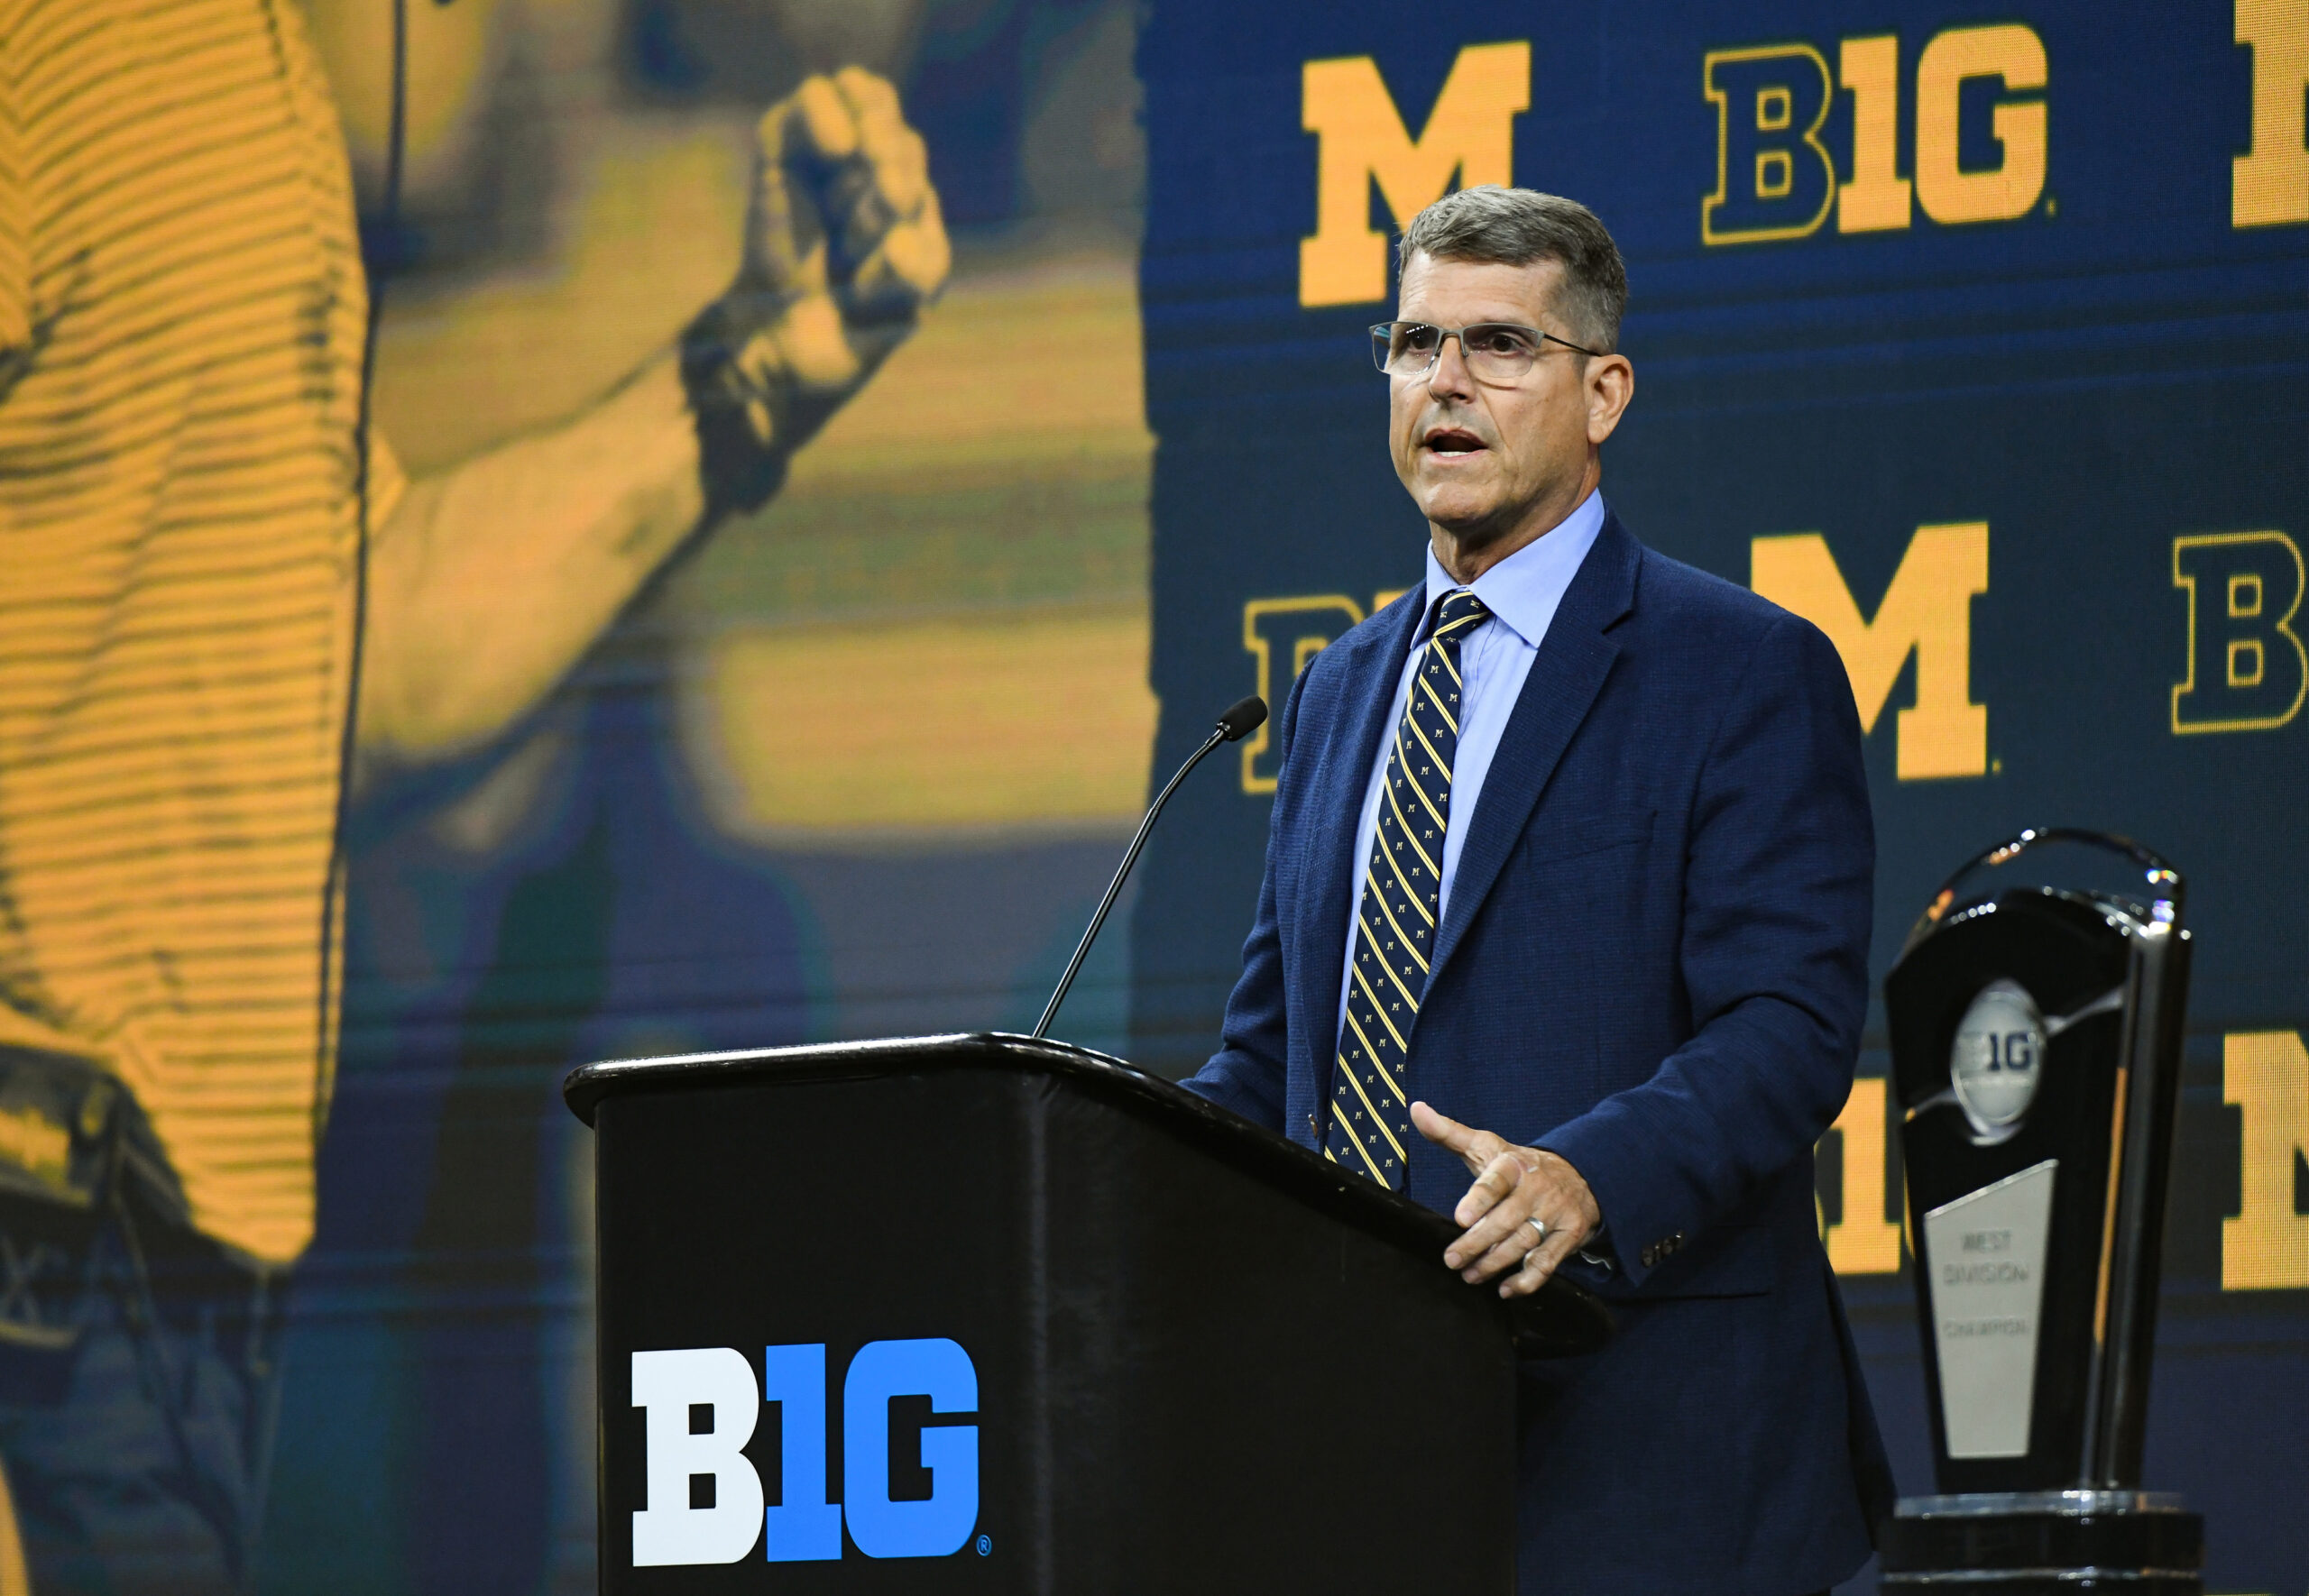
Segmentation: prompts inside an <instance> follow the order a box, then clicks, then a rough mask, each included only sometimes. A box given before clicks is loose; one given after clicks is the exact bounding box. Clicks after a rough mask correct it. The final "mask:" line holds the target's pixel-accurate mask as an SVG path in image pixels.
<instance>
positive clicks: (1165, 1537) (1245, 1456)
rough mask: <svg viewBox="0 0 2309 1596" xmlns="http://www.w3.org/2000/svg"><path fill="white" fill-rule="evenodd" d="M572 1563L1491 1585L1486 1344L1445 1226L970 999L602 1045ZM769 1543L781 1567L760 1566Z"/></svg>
mask: <svg viewBox="0 0 2309 1596" xmlns="http://www.w3.org/2000/svg"><path fill="white" fill-rule="evenodd" d="M564 1090H565V1095H566V1097H567V1099H568V1101H569V1104H570V1106H571V1107H572V1108H573V1109H574V1110H575V1112H576V1113H577V1114H578V1115H579V1116H580V1117H582V1118H584V1120H585V1121H587V1123H589V1124H592V1125H593V1128H594V1131H595V1133H596V1145H595V1158H596V1167H597V1169H598V1175H599V1179H598V1203H599V1208H598V1218H597V1225H598V1237H599V1249H600V1252H599V1269H600V1281H599V1338H600V1339H599V1352H600V1400H601V1431H600V1435H601V1452H600V1467H601V1486H600V1489H601V1499H600V1500H601V1584H602V1589H603V1591H612V1592H621V1591H634V1592H644V1591H699V1592H704V1591H741V1590H745V1591H769V1590H777V1591H910V1590H917V1589H918V1590H924V1591H1038V1592H1039V1591H1052V1592H1058V1591H1186V1590H1290V1591H1311V1590H1318V1589H1329V1590H1340V1591H1347V1590H1352V1591H1377V1590H1403V1591H1421V1592H1449V1591H1470V1592H1475V1591H1481V1592H1495V1593H1503V1596H1504V1592H1507V1591H1512V1590H1513V1584H1514V1577H1515V1533H1514V1529H1515V1525H1514V1501H1513V1481H1514V1472H1515V1469H1514V1445H1515V1379H1514V1369H1515V1362H1516V1359H1517V1357H1518V1356H1519V1355H1521V1356H1526V1357H1550V1356H1563V1355H1569V1354H1576V1353H1584V1352H1587V1351H1591V1350H1593V1349H1594V1348H1596V1346H1598V1345H1600V1344H1602V1342H1603V1341H1604V1339H1605V1337H1606V1336H1607V1335H1609V1333H1610V1323H1609V1318H1608V1316H1607V1314H1606V1312H1605V1308H1604V1307H1603V1306H1602V1305H1601V1304H1600V1303H1599V1302H1598V1301H1597V1300H1596V1298H1593V1297H1591V1296H1589V1295H1588V1294H1587V1293H1586V1292H1584V1291H1582V1290H1580V1289H1578V1288H1577V1287H1575V1286H1573V1285H1571V1284H1570V1283H1568V1282H1562V1281H1558V1282H1553V1283H1550V1286H1549V1287H1548V1288H1547V1289H1545V1290H1543V1291H1541V1292H1540V1293H1539V1294H1537V1295H1536V1296H1534V1297H1532V1298H1527V1299H1523V1300H1522V1302H1520V1303H1519V1304H1517V1305H1516V1306H1515V1307H1513V1308H1511V1307H1509V1306H1508V1305H1506V1304H1504V1303H1503V1302H1502V1301H1501V1300H1500V1299H1499V1298H1498V1297H1497V1296H1496V1294H1495V1292H1494V1291H1493V1290H1492V1289H1489V1288H1488V1287H1482V1288H1477V1287H1470V1286H1467V1285H1466V1284H1464V1283H1463V1282H1461V1281H1460V1280H1458V1278H1457V1277H1455V1276H1454V1275H1452V1274H1451V1273H1450V1272H1449V1270H1445V1269H1444V1268H1443V1267H1442V1264H1441V1261H1440V1259H1441V1253H1442V1250H1443V1247H1444V1245H1445V1243H1446V1242H1447V1241H1448V1240H1449V1238H1450V1236H1451V1235H1452V1234H1454V1229H1453V1227H1452V1226H1451V1225H1449V1222H1448V1221H1447V1220H1445V1219H1444V1218H1442V1217H1441V1216H1440V1215H1435V1214H1432V1213H1430V1212H1429V1211H1427V1210H1426V1209H1424V1208H1421V1207H1420V1206H1417V1205H1416V1204H1413V1203H1412V1202H1411V1201H1409V1200H1408V1199H1406V1198H1404V1197H1400V1196H1398V1195H1396V1194H1394V1193H1390V1192H1386V1191H1383V1190H1381V1189H1379V1188H1376V1187H1374V1186H1372V1185H1371V1184H1370V1183H1368V1182H1367V1181H1364V1180H1361V1179H1356V1178H1353V1177H1350V1176H1348V1175H1345V1174H1343V1173H1342V1172H1341V1171H1339V1170H1338V1169H1337V1168H1336V1167H1335V1166H1333V1165H1330V1164H1329V1163H1327V1162H1326V1161H1325V1160H1323V1159H1321V1158H1320V1156H1318V1155H1316V1154H1314V1153H1311V1152H1309V1151H1305V1150H1304V1149H1302V1148H1299V1147H1296V1146H1293V1145H1292V1144H1291V1143H1290V1142H1286V1141H1284V1140H1283V1138H1281V1137H1279V1136H1274V1135H1272V1134H1270V1133H1266V1132H1265V1131H1262V1130H1260V1129H1258V1128H1257V1127H1255V1126H1252V1125H1250V1124H1246V1123H1245V1122H1243V1121H1241V1120H1239V1119H1237V1118H1236V1117H1235V1116H1233V1115H1231V1114H1225V1113H1223V1112H1221V1111H1219V1110H1218V1109H1215V1108H1212V1107H1211V1106H1210V1105H1207V1104H1205V1103H1203V1102H1202V1101H1201V1100H1200V1099H1199V1098H1196V1097H1194V1096H1191V1094H1189V1093H1186V1092H1184V1091H1182V1090H1181V1089H1179V1088H1178V1087H1174V1086H1172V1085H1170V1084H1168V1083H1166V1082H1164V1081H1160V1080H1156V1079H1155V1078H1151V1077H1148V1076H1145V1075H1142V1074H1140V1073H1139V1072H1137V1071H1136V1070H1133V1069H1130V1068H1129V1067H1127V1065H1124V1064H1122V1063H1120V1062H1119V1061H1118V1060H1115V1059H1107V1058H1103V1057H1101V1056H1099V1055H1097V1054H1092V1053H1087V1052H1083V1051H1081V1050H1078V1049H1074V1048H1069V1047H1064V1046H1062V1045H1059V1044H1056V1043H1053V1042H1042V1041H1029V1040H1027V1039H1026V1038H1023V1037H1015V1036H1002V1035H974V1036H947V1037H929V1038H921V1039H912V1040H906V1041H887V1042H870V1043H860V1044H850V1045H841V1046H830V1047H818V1048H800V1049H787V1050H776V1051H766V1052H753V1053H737V1054H720V1055H710V1056H701V1057H690V1058H676V1059H647V1060H641V1061H637V1062H632V1063H614V1064H596V1065H592V1066H588V1067H587V1068H585V1069H580V1070H578V1071H577V1072H576V1073H575V1074H574V1075H573V1076H571V1077H570V1078H569V1080H568V1082H567V1084H566V1087H565V1088H564ZM770 1564H776V1565H777V1566H774V1567H773V1566H769V1565H770Z"/></svg>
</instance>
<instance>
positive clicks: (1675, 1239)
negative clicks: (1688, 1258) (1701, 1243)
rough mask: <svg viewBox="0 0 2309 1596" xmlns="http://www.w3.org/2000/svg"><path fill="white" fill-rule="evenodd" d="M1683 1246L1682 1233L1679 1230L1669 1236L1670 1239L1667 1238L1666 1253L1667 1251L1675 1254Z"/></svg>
mask: <svg viewBox="0 0 2309 1596" xmlns="http://www.w3.org/2000/svg"><path fill="white" fill-rule="evenodd" d="M1683 1244H1684V1233H1683V1232H1682V1231H1680V1230H1679V1231H1678V1232H1677V1233H1676V1234H1674V1235H1671V1236H1670V1237H1669V1238H1668V1251H1669V1252H1675V1251H1676V1250H1677V1249H1678V1248H1679V1247H1681V1246H1682V1245H1683Z"/></svg>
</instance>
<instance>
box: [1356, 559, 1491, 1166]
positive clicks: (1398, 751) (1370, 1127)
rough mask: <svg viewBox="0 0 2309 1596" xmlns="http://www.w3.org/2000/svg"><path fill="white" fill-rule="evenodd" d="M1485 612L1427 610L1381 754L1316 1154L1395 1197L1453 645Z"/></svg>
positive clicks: (1471, 607)
mask: <svg viewBox="0 0 2309 1596" xmlns="http://www.w3.org/2000/svg"><path fill="white" fill-rule="evenodd" d="M1490 614H1491V611H1490V610H1486V609H1485V608H1484V602H1483V601H1482V600H1481V599H1478V598H1476V596H1475V594H1473V593H1471V592H1468V591H1467V589H1465V588H1454V589H1453V590H1452V591H1451V592H1448V593H1446V594H1444V595H1443V597H1442V599H1441V601H1439V602H1438V603H1437V605H1436V607H1435V627H1434V629H1433V630H1432V631H1431V632H1430V633H1429V634H1428V638H1427V646H1426V647H1424V648H1423V649H1421V651H1420V660H1419V669H1418V670H1417V671H1416V672H1415V673H1413V674H1412V683H1411V697H1410V699H1409V700H1408V701H1407V702H1405V703H1404V705H1403V719H1402V720H1399V721H1397V722H1396V724H1395V740H1394V747H1393V748H1390V749H1389V750H1388V753H1387V776H1386V784H1385V786H1384V788H1383V789H1382V796H1381V797H1380V800H1379V823H1378V826H1377V827H1376V829H1375V830H1374V831H1373V833H1372V837H1371V858H1370V862H1369V864H1368V866H1367V867H1366V870H1365V872H1364V877H1363V903H1362V907H1361V908H1360V909H1359V910H1358V911H1357V934H1356V939H1355V963H1354V965H1353V967H1352V968H1351V971H1350V976H1349V979H1348V991H1347V1023H1346V1025H1345V1026H1344V1027H1342V1028H1341V1030H1340V1032H1339V1038H1338V1064H1337V1067H1336V1068H1335V1069H1333V1070H1332V1071H1331V1126H1330V1134H1329V1136H1328V1137H1327V1138H1325V1140H1324V1143H1323V1156H1324V1157H1326V1158H1328V1159H1329V1160H1331V1161H1332V1162H1333V1163H1337V1164H1345V1165H1347V1166H1348V1168H1350V1169H1355V1170H1357V1172H1358V1173H1361V1174H1366V1175H1368V1176H1370V1177H1371V1179H1374V1180H1376V1181H1377V1182H1378V1183H1379V1184H1380V1185H1382V1186H1385V1187H1389V1188H1394V1189H1395V1190H1401V1189H1402V1188H1403V1180H1404V1178H1405V1177H1406V1176H1407V1175H1408V1174H1409V1173H1410V1168H1409V1165H1410V1158H1409V1154H1408V1152H1407V1151H1406V1150H1407V1149H1408V1148H1409V1147H1410V1145H1411V1141H1412V1135H1413V1134H1414V1133H1413V1132H1412V1128H1411V1094H1410V1087H1409V1085H1408V1083H1407V1081H1406V1080H1405V1078H1404V1074H1405V1071H1406V1070H1408V1069H1410V1067H1411V1033H1412V1024H1413V1023H1414V1022H1416V1021H1417V1020H1418V1018H1419V1000H1420V995H1421V994H1422V993H1424V992H1425V991H1426V990H1427V964H1428V959H1429V958H1430V955H1431V953H1432V952H1433V949H1434V947H1435V921H1436V912H1437V905H1438V903H1439V902H1440V899H1441V897H1442V894H1443V836H1444V832H1445V830H1446V829H1447V823H1448V821H1449V818H1450V814H1451V764H1452V761H1453V759H1454V758H1455V757H1457V755H1458V749H1459V691H1460V679H1459V645H1460V643H1461V642H1462V641H1463V640H1464V639H1465V638H1466V637H1467V634H1468V633H1469V632H1471V631H1473V630H1475V628H1477V627H1479V626H1481V625H1482V624H1483V623H1484V621H1485V620H1486V619H1487V618H1488V617H1489V616H1490Z"/></svg>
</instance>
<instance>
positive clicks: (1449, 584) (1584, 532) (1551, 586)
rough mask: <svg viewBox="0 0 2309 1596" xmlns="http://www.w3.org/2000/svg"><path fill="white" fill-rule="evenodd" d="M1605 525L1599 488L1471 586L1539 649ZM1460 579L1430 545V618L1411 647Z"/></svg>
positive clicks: (1420, 639)
mask: <svg viewBox="0 0 2309 1596" xmlns="http://www.w3.org/2000/svg"><path fill="white" fill-rule="evenodd" d="M1603 529H1604V492H1603V490H1602V489H1600V488H1598V489H1596V490H1595V491H1593V492H1591V493H1589V494H1588V495H1587V498H1585V499H1583V500H1580V501H1579V508H1578V509H1575V510H1573V511H1572V512H1571V513H1570V514H1569V515H1568V516H1566V517H1564V518H1563V519H1562V520H1560V521H1559V522H1558V523H1556V525H1555V526H1554V527H1551V528H1550V529H1549V530H1548V531H1546V532H1544V533H1542V534H1541V535H1540V536H1539V537H1535V538H1533V539H1532V541H1531V542H1529V543H1527V544H1525V545H1524V546H1522V548H1519V549H1517V550H1516V551H1515V552H1514V553H1513V554H1512V555H1508V556H1507V557H1506V558H1505V559H1504V560H1502V561H1500V562H1499V564H1496V565H1494V566H1493V567H1492V568H1491V569H1490V570H1488V571H1486V572H1485V573H1483V574H1482V575H1481V576H1478V577H1476V580H1475V583H1474V588H1473V591H1474V592H1475V595H1476V598H1478V599H1481V600H1482V601H1483V602H1484V608H1486V610H1490V611H1491V612H1492V614H1494V615H1495V616H1497V617H1498V618H1499V619H1500V620H1501V621H1502V622H1503V623H1504V624H1505V626H1506V627H1507V628H1508V629H1509V630H1510V631H1513V633H1514V634H1515V635H1516V636H1517V637H1521V638H1522V639H1523V641H1524V643H1525V645H1526V646H1528V647H1533V648H1536V647H1539V646H1540V639H1541V637H1545V636H1547V630H1548V623H1549V622H1550V621H1551V620H1553V619H1555V610H1556V606H1557V605H1558V604H1560V603H1561V602H1562V601H1563V595H1564V592H1565V590H1567V589H1568V588H1569V587H1570V586H1571V579H1572V578H1573V577H1574V576H1577V575H1578V573H1579V565H1580V562H1582V561H1583V560H1585V559H1587V551H1588V550H1589V549H1591V548H1593V547H1594V546H1595V545H1596V535H1597V534H1598V533H1600V532H1602V531H1603ZM1458 585H1459V583H1458V582H1457V581H1455V580H1453V578H1452V576H1451V573H1449V572H1448V571H1446V570H1444V569H1443V564H1442V562H1441V561H1440V560H1438V559H1437V558H1436V557H1435V546H1434V545H1433V544H1432V543H1430V544H1429V545H1428V546H1427V619H1426V620H1425V621H1423V622H1421V625H1420V628H1419V636H1418V637H1417V638H1416V639H1414V641H1413V645H1412V646H1413V647H1420V646H1421V645H1423V644H1424V643H1425V642H1426V639H1427V628H1429V627H1430V626H1432V625H1433V624H1434V618H1435V602H1436V601H1437V600H1439V599H1440V598H1441V597H1442V596H1443V595H1444V594H1446V593H1448V592H1451V591H1452V590H1453V589H1455V588H1457V587H1458Z"/></svg>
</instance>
